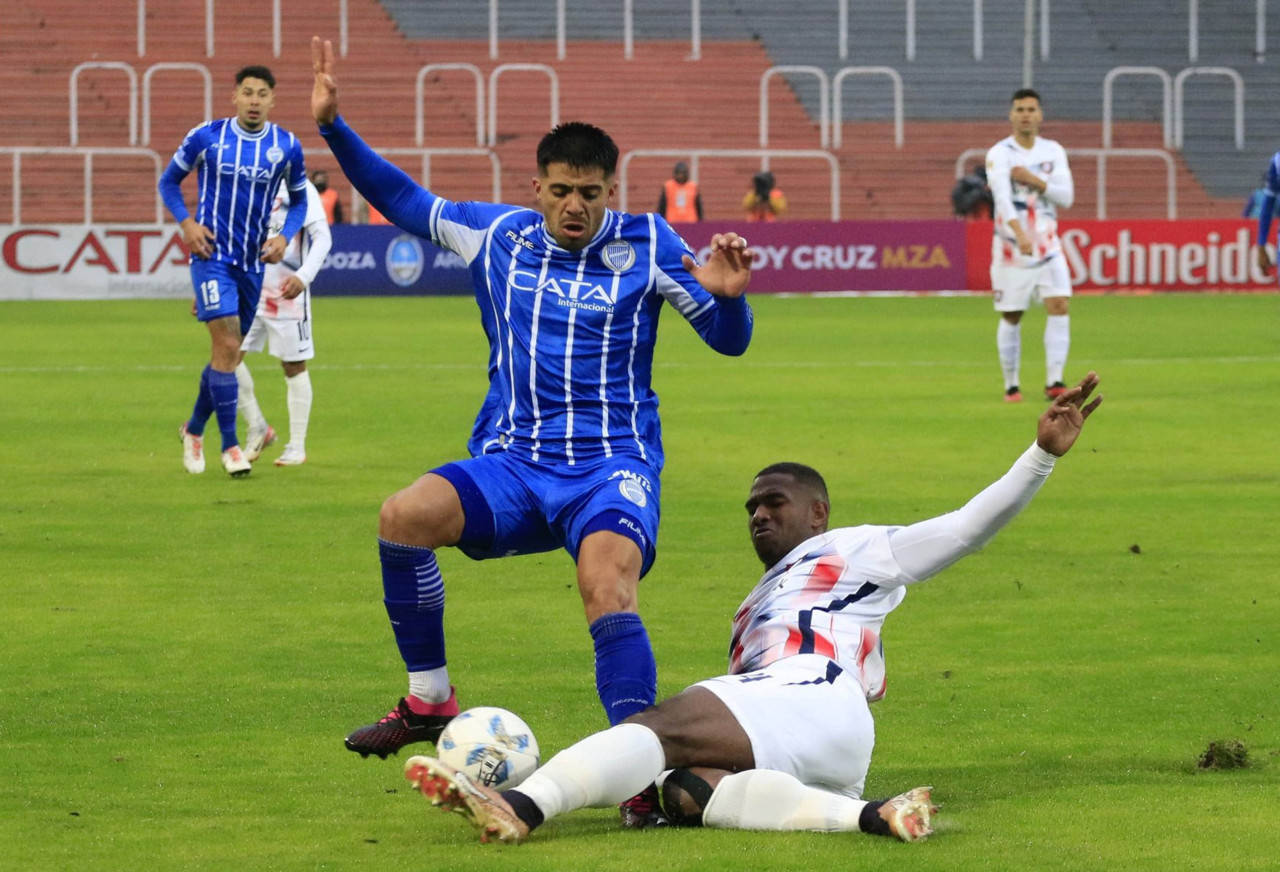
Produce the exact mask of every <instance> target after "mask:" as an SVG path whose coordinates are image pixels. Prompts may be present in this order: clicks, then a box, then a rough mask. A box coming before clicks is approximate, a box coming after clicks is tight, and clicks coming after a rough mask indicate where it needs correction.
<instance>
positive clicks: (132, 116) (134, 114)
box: [67, 61, 138, 147]
mask: <svg viewBox="0 0 1280 872" xmlns="http://www.w3.org/2000/svg"><path fill="white" fill-rule="evenodd" d="M85 70H120V71H121V72H123V73H124V74H125V75H127V76H128V77H129V144H130V145H137V144H138V74H137V72H135V71H134V69H133V67H132V66H130V65H129V64H126V63H124V62H123V61H86V62H85V63H83V64H77V65H76V67H75V69H73V70H72V71H71V81H70V83H69V84H68V85H67V88H68V90H69V91H70V93H71V145H72V147H75V146H77V145H79V144H80V89H79V88H78V87H77V80H78V79H79V78H80V74H81V73H82V72H84V71H85Z"/></svg>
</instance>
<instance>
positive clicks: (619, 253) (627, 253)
mask: <svg viewBox="0 0 1280 872" xmlns="http://www.w3.org/2000/svg"><path fill="white" fill-rule="evenodd" d="M600 259H601V260H602V261H604V265H605V266H607V267H608V268H609V269H611V270H613V271H614V272H616V273H620V272H626V271H627V270H629V269H630V268H631V265H632V264H633V263H635V262H636V250H635V249H634V248H632V247H631V243H630V242H621V241H619V242H610V243H608V244H607V245H605V247H604V248H603V249H602V250H601V251H600Z"/></svg>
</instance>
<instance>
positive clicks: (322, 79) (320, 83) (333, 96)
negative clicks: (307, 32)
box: [311, 36, 338, 124]
mask: <svg viewBox="0 0 1280 872" xmlns="http://www.w3.org/2000/svg"><path fill="white" fill-rule="evenodd" d="M311 69H312V71H313V72H314V73H315V75H316V81H315V84H314V85H313V86H312V87H311V115H312V117H313V118H315V119H316V124H332V123H333V119H335V118H337V117H338V83H337V81H335V80H334V78H333V43H332V42H330V41H329V40H327V39H326V40H324V41H323V42H321V41H320V37H318V36H313V37H311Z"/></svg>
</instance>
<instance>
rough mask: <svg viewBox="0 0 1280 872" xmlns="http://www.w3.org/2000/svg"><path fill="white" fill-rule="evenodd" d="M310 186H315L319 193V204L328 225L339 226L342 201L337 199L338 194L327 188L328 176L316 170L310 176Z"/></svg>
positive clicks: (322, 171)
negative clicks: (327, 220)
mask: <svg viewBox="0 0 1280 872" xmlns="http://www.w3.org/2000/svg"><path fill="white" fill-rule="evenodd" d="M311 184H313V185H315V186H316V190H317V191H319V192H320V203H321V205H323V206H324V217H326V218H328V219H329V223H330V224H341V223H342V222H343V220H344V219H343V215H342V201H341V200H339V199H338V192H337V191H335V190H334V189H333V188H331V187H329V174H328V173H326V172H325V171H324V170H316V171H315V172H314V173H312V174H311Z"/></svg>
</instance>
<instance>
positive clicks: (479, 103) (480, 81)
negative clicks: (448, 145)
mask: <svg viewBox="0 0 1280 872" xmlns="http://www.w3.org/2000/svg"><path fill="white" fill-rule="evenodd" d="M437 70H462V71H463V72H467V73H470V74H471V76H472V78H474V79H475V80H476V147H477V148H480V147H483V146H484V74H483V73H481V72H480V68H479V67H477V66H476V65H475V64H463V63H451V64H427V65H426V66H424V67H422V68H421V69H419V70H418V80H417V86H416V94H417V102H416V104H415V105H416V109H415V112H414V115H415V121H416V124H415V128H414V137H415V138H414V141H415V142H416V143H417V144H418V145H419V146H421V145H422V139H423V135H424V129H423V128H424V123H423V120H422V107H423V91H424V83H425V81H426V78H427V75H428V74H430V73H433V72H435V71H437ZM495 72H496V70H495Z"/></svg>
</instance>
